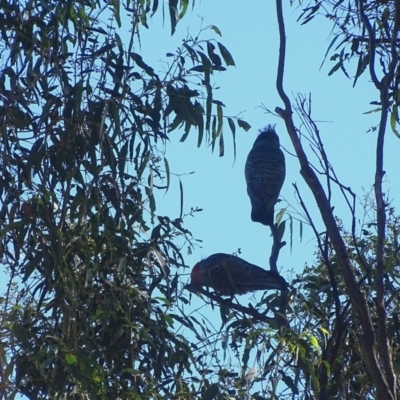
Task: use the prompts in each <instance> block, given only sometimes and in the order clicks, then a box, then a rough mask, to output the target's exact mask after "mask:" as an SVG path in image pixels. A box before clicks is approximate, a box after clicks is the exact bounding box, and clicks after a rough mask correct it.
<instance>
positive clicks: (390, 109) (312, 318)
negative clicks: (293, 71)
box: [0, 0, 400, 400]
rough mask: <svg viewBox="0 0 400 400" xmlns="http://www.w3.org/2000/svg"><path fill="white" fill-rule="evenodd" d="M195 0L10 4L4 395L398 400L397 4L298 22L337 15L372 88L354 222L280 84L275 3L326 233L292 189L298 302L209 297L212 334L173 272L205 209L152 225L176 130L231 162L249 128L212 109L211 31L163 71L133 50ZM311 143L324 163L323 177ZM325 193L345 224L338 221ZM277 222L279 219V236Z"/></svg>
mask: <svg viewBox="0 0 400 400" xmlns="http://www.w3.org/2000/svg"><path fill="white" fill-rule="evenodd" d="M161 3H162V4H161ZM191 5H192V3H190V2H189V1H188V0H182V1H180V2H179V4H178V1H177V0H170V1H169V2H159V1H158V0H153V1H151V0H149V1H146V2H145V1H141V0H140V1H139V0H137V1H125V2H120V1H117V0H111V1H106V2H103V1H85V0H80V1H74V2H72V1H67V2H61V1H59V2H57V1H53V2H51V1H50V2H37V1H20V2H18V1H14V2H5V1H4V2H0V8H1V12H0V21H1V24H0V26H1V35H2V42H1V45H0V46H1V47H0V51H1V56H2V57H1V60H2V65H1V73H0V96H1V104H0V150H1V154H2V157H1V159H0V169H1V175H0V198H1V209H0V254H1V266H2V269H3V271H2V272H4V274H5V276H7V277H8V290H7V292H6V293H5V295H4V297H1V298H0V305H1V330H0V338H1V342H0V362H1V365H0V398H14V397H15V396H16V395H17V394H19V395H25V396H26V397H27V398H30V399H38V398H39V399H40V398H43V399H44V398H67V397H71V398H90V399H97V398H99V399H144V398H157V399H160V398H165V399H167V398H179V399H184V398H185V399H194V398H203V399H214V398H215V399H226V398H228V397H230V398H246V399H249V398H254V399H263V398H274V399H277V398H279V399H285V398H287V399H292V398H299V399H383V398H385V399H393V400H394V399H395V398H396V395H397V392H398V389H397V388H398V383H397V379H398V375H399V368H400V358H399V354H400V353H399V348H400V341H399V334H398V332H399V328H400V327H399V318H398V311H397V310H398V309H399V304H398V298H399V290H400V286H399V280H400V276H399V274H400V272H399V271H400V270H399V268H400V265H399V248H400V245H399V241H398V237H399V232H400V219H399V217H398V216H397V215H396V212H395V210H394V209H393V208H391V207H390V206H389V204H388V199H386V198H385V195H384V193H383V192H382V179H383V175H384V170H383V162H384V159H383V151H382V148H383V142H384V137H385V133H386V125H387V122H388V121H390V124H391V127H392V129H393V131H394V132H395V133H397V129H396V126H397V123H398V111H397V110H398V100H399V91H398V84H399V79H398V78H399V70H400V69H399V68H400V64H399V59H398V58H399V57H398V51H399V39H398V37H399V30H400V29H399V26H400V25H399V24H400V5H399V4H398V2H396V1H395V0H388V1H361V2H360V1H355V2H348V3H346V4H345V3H344V2H342V1H341V0H339V1H336V2H335V1H332V0H321V1H315V2H314V1H313V2H312V3H311V4H309V5H305V4H301V7H302V12H301V14H300V17H299V20H300V21H301V22H302V23H309V22H311V21H312V20H313V19H314V18H319V17H321V16H322V17H327V18H328V20H329V21H333V23H334V29H335V34H334V37H333V40H332V42H331V44H330V46H329V48H328V50H327V55H328V54H330V53H331V52H333V55H332V56H331V61H333V62H334V66H333V68H332V69H331V72H330V73H333V72H335V71H339V70H342V71H343V72H344V73H345V74H346V75H348V72H347V71H348V68H351V67H354V66H355V72H354V77H355V78H354V84H355V83H356V82H357V79H359V77H360V76H361V75H362V74H363V73H367V72H368V73H369V76H370V78H371V80H372V84H374V85H375V87H376V89H377V99H376V101H375V102H374V107H375V109H374V111H375V112H377V113H379V114H378V115H380V120H379V124H378V125H377V126H376V127H375V128H374V130H376V134H377V145H376V154H377V157H376V160H375V161H374V162H375V164H376V175H375V177H373V178H371V186H372V185H373V187H374V192H373V194H371V196H370V197H369V198H368V199H367V200H368V203H365V204H364V205H363V207H364V209H365V210H367V211H368V212H366V217H365V219H364V220H363V221H362V222H359V220H358V218H357V217H358V215H357V212H356V200H355V199H356V195H355V194H354V193H353V192H352V191H351V189H350V188H347V187H346V186H344V185H342V184H341V183H340V182H339V181H338V179H337V177H336V175H335V172H334V168H333V166H332V165H331V164H330V163H329V160H328V156H327V154H326V153H325V149H324V146H323V143H322V141H321V136H320V135H319V130H318V127H317V125H316V124H315V122H314V120H313V116H312V115H311V106H310V104H311V103H309V102H308V101H307V99H306V97H301V96H300V97H298V98H297V100H296V103H295V104H296V105H295V106H294V107H293V108H292V103H291V101H290V100H289V98H288V96H287V95H286V93H285V91H284V85H283V84H284V75H283V72H284V60H285V54H286V49H285V37H286V36H285V29H284V18H283V12H282V2H281V0H277V1H276V6H277V19H278V24H279V30H280V41H281V43H280V53H279V60H278V76H277V90H278V93H279V95H280V96H281V99H282V101H283V103H284V108H279V107H278V108H276V110H275V111H276V114H277V115H279V116H280V117H281V118H282V119H283V120H284V122H285V124H286V127H287V130H288V134H289V136H290V138H291V140H292V143H293V147H294V151H295V152H296V155H297V157H298V159H299V163H300V166H301V174H302V176H303V178H304V179H305V182H306V183H307V184H308V186H309V187H310V189H311V191H312V193H313V194H314V197H315V199H316V202H317V205H318V210H316V211H319V213H320V214H321V218H322V220H323V222H324V224H325V227H326V231H324V232H322V233H321V232H318V231H317V230H316V228H315V225H314V218H315V214H314V215H313V213H312V212H311V211H310V210H309V208H307V205H306V204H304V203H303V201H302V199H301V197H299V198H300V204H301V206H302V207H303V213H304V215H305V218H306V219H307V220H308V222H309V224H310V227H311V229H314V231H315V237H316V246H317V251H316V254H315V260H314V261H310V262H309V264H308V266H307V267H306V268H305V269H304V271H303V273H302V274H299V275H298V276H294V277H293V278H294V279H293V281H292V282H291V284H292V285H291V290H290V293H289V295H288V297H287V299H286V300H288V301H289V303H288V304H287V303H285V302H282V299H283V298H279V297H278V296H276V293H271V292H269V293H266V294H264V295H263V296H261V297H257V298H255V299H256V301H255V302H254V303H253V304H251V305H249V306H248V307H244V306H243V305H240V304H237V303H236V300H233V302H232V301H231V300H228V299H223V298H221V297H220V296H216V295H215V294H212V293H207V292H206V291H204V292H203V297H202V299H203V300H204V301H205V302H206V303H207V306H209V307H219V310H220V315H221V327H219V328H215V327H214V326H213V325H212V324H211V322H210V321H209V320H208V319H207V313H206V312H203V314H201V311H198V310H196V312H193V310H192V309H191V308H190V299H191V296H194V294H191V293H190V291H189V290H186V289H188V288H187V287H186V288H185V286H184V284H185V283H186V282H183V281H182V280H181V278H180V275H181V274H182V272H185V273H187V270H186V265H185V260H184V257H183V252H182V249H183V248H185V249H187V248H189V251H190V249H191V248H192V246H193V243H194V241H195V240H196V239H194V238H193V237H192V234H191V232H189V231H188V230H187V229H186V228H185V225H184V222H185V218H186V217H187V216H188V215H192V214H194V213H196V212H197V211H198V210H196V209H192V210H190V211H189V212H187V211H185V210H184V209H183V206H182V200H181V198H178V199H177V203H178V204H180V205H181V206H180V212H179V215H168V216H167V215H159V214H158V213H157V193H164V192H165V190H168V188H169V185H170V180H171V176H172V173H171V171H170V168H169V163H168V142H169V135H170V134H171V132H173V131H179V132H182V137H181V141H185V140H186V138H187V137H188V135H192V134H195V135H197V144H198V146H199V147H200V146H201V145H202V144H203V143H207V144H208V145H210V147H211V149H212V150H214V149H215V148H218V149H219V154H220V155H223V154H224V140H225V137H224V135H223V133H224V130H223V127H224V126H227V127H229V132H230V133H231V134H232V136H233V141H234V143H235V134H236V129H237V128H238V127H240V128H243V129H244V130H247V129H249V124H248V123H246V122H245V121H243V120H241V119H238V118H231V117H225V116H224V105H223V103H222V101H221V100H217V99H215V98H214V91H213V79H214V76H215V72H216V71H218V72H223V71H224V70H225V69H226V67H229V66H232V65H234V60H233V58H232V56H231V54H230V52H229V51H228V50H227V49H226V47H225V46H224V45H223V44H222V43H221V42H219V36H218V35H219V34H220V32H219V30H218V28H217V27H216V26H210V27H209V29H205V30H203V31H202V32H200V34H199V35H197V36H196V37H188V38H186V39H185V40H183V41H182V45H181V46H180V47H179V48H178V49H176V50H175V51H171V52H170V53H167V54H166V59H167V60H168V68H166V70H165V72H164V73H163V74H162V75H161V74H160V73H159V72H156V71H155V70H154V69H153V67H152V66H150V65H149V63H148V62H146V60H145V59H144V58H143V57H142V55H141V52H140V46H139V43H140V32H141V30H142V29H143V27H145V28H148V26H147V20H148V19H149V18H151V16H152V15H154V14H155V13H160V12H163V13H164V14H165V15H168V16H169V20H170V27H171V34H174V32H175V28H176V25H177V23H179V20H180V19H182V18H184V16H185V13H186V12H187V10H188V9H189V6H191ZM127 32H129V33H127ZM122 35H124V40H121V37H122ZM209 35H211V36H209ZM203 37H205V38H203ZM126 38H128V40H127V39H126ZM125 43H128V44H127V45H125ZM287 51H290V49H288V50H287ZM160 56H162V55H160ZM354 59H356V61H357V62H356V63H354V62H353V60H354ZM296 112H297V114H296ZM296 122H297V125H298V126H301V129H299V128H297V125H296ZM227 131H228V130H227V129H225V133H226V132H227ZM300 132H301V135H303V136H307V139H308V141H307V143H311V144H312V147H311V150H309V148H308V147H307V148H303V145H302V143H301V142H300V141H299V136H300ZM303 143H304V142H303ZM306 151H310V153H311V152H312V153H313V154H314V155H317V156H318V157H319V159H320V166H321V168H320V169H319V170H316V169H315V168H313V167H312V165H311V163H310V162H309V161H308V158H307V154H306ZM349 162H351V160H350V161H349ZM333 186H335V187H336V188H337V191H338V192H340V193H341V194H342V195H343V196H344V198H345V199H346V201H347V203H348V205H349V209H350V210H351V213H352V220H351V221H350V224H348V223H347V222H343V221H341V220H340V219H339V216H337V215H334V206H335V204H334V202H333V198H332V190H331V189H332V187H333ZM180 188H181V196H182V193H183V187H182V185H180ZM299 196H300V193H299ZM284 219H285V216H284V215H283V212H282V213H281V214H280V215H279V216H278V218H277V220H278V224H279V226H278V227H277V232H278V235H279V240H280V239H282V236H283V235H284V228H285V221H284ZM291 234H293V232H291ZM275 250H277V254H278V253H279V246H278V247H276V248H275ZM277 254H276V257H277ZM275 262H276V258H275ZM282 304H284V306H285V307H284V308H282ZM285 314H286V315H285ZM228 353H229V357H228ZM232 359H234V362H232ZM252 365H256V366H257V368H250V366H252ZM249 368H250V369H249Z"/></svg>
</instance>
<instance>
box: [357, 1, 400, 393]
mask: <svg viewBox="0 0 400 400" xmlns="http://www.w3.org/2000/svg"><path fill="white" fill-rule="evenodd" d="M361 3H362V2H361ZM399 10H400V5H399V2H395V11H394V25H393V32H392V43H391V58H392V59H391V62H390V64H389V69H388V72H387V74H386V75H385V76H384V77H383V79H382V82H381V85H380V86H379V87H378V89H379V90H380V97H381V104H382V111H381V118H380V122H379V130H378V138H377V143H376V170H375V184H374V188H375V200H376V207H377V210H376V217H377V218H376V219H377V235H378V237H377V243H376V282H375V284H376V293H377V296H376V300H375V304H376V310H377V315H378V327H379V335H378V340H379V347H380V351H381V355H382V361H383V366H384V369H385V373H386V376H387V379H388V383H389V386H390V389H391V391H392V393H393V394H395V393H396V383H395V382H396V378H395V374H394V370H393V361H392V355H391V351H390V343H389V339H388V332H387V314H386V307H385V298H384V292H385V291H384V273H385V237H386V210H385V208H386V204H385V201H384V198H383V193H382V180H383V176H384V175H385V171H384V170H383V146H384V140H385V131H386V124H387V119H388V113H389V108H390V100H389V95H390V93H389V91H390V84H391V82H392V81H393V79H394V73H395V68H396V65H397V63H398V55H397V48H396V40H397V33H398V31H399V19H400V17H399ZM360 12H361V13H363V12H364V10H363V6H362V5H360ZM365 23H367V24H369V21H368V20H367V19H366V22H365ZM367 29H368V25H367ZM368 33H369V35H370V39H371V35H374V34H373V33H371V32H370V30H369V29H368Z"/></svg>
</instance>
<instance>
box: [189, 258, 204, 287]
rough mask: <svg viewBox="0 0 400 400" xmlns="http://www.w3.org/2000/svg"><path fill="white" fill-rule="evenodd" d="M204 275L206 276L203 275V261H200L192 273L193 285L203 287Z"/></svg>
mask: <svg viewBox="0 0 400 400" xmlns="http://www.w3.org/2000/svg"><path fill="white" fill-rule="evenodd" d="M203 275H204V274H202V268H201V261H200V262H198V263H197V264H196V265H195V266H194V267H193V269H192V272H191V273H190V277H191V279H192V284H195V285H200V286H201V284H202V282H203V278H204V276H203Z"/></svg>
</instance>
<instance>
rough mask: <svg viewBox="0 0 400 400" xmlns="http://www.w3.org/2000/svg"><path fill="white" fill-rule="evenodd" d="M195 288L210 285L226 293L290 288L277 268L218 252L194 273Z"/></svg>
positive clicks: (234, 293) (233, 293)
mask: <svg viewBox="0 0 400 400" xmlns="http://www.w3.org/2000/svg"><path fill="white" fill-rule="evenodd" d="M190 286H191V287H194V288H195V287H198V286H206V287H210V288H212V289H214V291H215V292H216V293H217V294H219V295H223V296H234V295H237V294H238V295H240V294H245V293H248V292H254V291H256V290H269V289H278V290H281V291H284V290H287V288H288V284H287V282H286V280H285V279H284V278H283V277H282V276H281V275H279V273H278V272H275V271H267V270H265V269H263V268H260V267H258V266H257V265H254V264H251V263H249V262H247V261H245V260H243V259H242V258H240V257H237V256H234V255H231V254H225V253H216V254H213V255H211V256H209V257H207V258H206V259H204V260H201V261H200V262H198V263H197V264H196V265H195V266H194V267H193V269H192V272H191V282H190Z"/></svg>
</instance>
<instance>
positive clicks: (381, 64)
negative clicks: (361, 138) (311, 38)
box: [299, 0, 400, 137]
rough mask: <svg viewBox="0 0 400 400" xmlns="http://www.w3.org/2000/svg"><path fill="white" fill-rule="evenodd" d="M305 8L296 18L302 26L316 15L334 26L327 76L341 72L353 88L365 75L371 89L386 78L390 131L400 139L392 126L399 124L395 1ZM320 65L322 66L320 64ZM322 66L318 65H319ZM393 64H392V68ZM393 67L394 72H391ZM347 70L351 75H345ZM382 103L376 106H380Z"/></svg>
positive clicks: (338, 0)
mask: <svg viewBox="0 0 400 400" xmlns="http://www.w3.org/2000/svg"><path fill="white" fill-rule="evenodd" d="M312 3H313V4H312V5H309V6H308V7H305V8H304V9H303V10H302V13H301V14H300V16H299V20H301V21H302V24H306V23H309V22H310V21H312V20H313V19H314V18H315V17H317V16H318V15H319V14H322V15H324V16H325V17H326V18H327V19H328V20H329V21H332V22H334V34H333V38H332V40H331V42H330V44H329V46H328V50H327V52H326V54H325V59H324V62H325V61H326V58H327V57H328V55H329V54H331V56H330V61H333V62H334V63H335V64H334V66H333V67H331V69H330V71H329V73H328V75H332V74H333V73H335V72H336V71H342V72H343V73H344V74H345V76H346V77H347V78H350V75H352V76H353V78H352V79H353V84H354V86H355V85H356V83H357V81H358V79H359V78H360V77H361V76H362V75H363V74H365V73H366V72H367V73H368V72H369V73H370V75H371V78H372V81H373V83H374V84H375V85H378V86H379V85H380V84H385V79H386V77H388V76H389V75H392V74H393V75H394V76H393V78H390V87H389V93H388V97H387V100H388V101H389V105H390V108H391V109H392V111H391V127H392V130H393V132H394V133H395V134H396V136H398V137H400V135H399V133H398V131H397V129H396V126H397V125H398V123H399V121H400V120H399V118H398V107H399V104H400V103H399V94H400V88H399V82H400V79H399V78H400V75H399V69H398V67H397V64H398V62H397V58H398V55H397V52H398V46H399V44H398V35H397V34H396V32H397V31H398V24H399V22H398V18H397V19H396V18H395V16H396V12H397V13H398V11H396V9H397V5H396V4H397V1H396V0H385V1H381V0H369V1H362V2H358V1H350V2H343V1H342V0H328V1H318V2H312ZM324 62H323V63H324ZM323 63H322V64H323ZM393 63H394V64H393ZM393 66H395V69H393ZM349 68H351V69H352V71H353V73H352V74H349V73H348V72H347V71H348V69H349ZM381 101H382V99H380V98H379V99H377V102H376V103H373V104H379V105H380V106H382V105H381Z"/></svg>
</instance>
